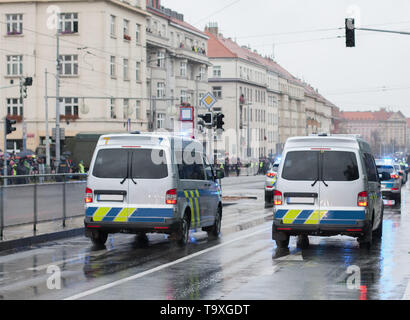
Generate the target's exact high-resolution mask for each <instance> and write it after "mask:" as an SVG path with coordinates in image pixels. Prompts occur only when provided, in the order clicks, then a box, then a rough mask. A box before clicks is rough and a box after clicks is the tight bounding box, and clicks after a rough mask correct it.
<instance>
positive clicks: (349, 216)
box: [274, 209, 366, 225]
mask: <svg viewBox="0 0 410 320" xmlns="http://www.w3.org/2000/svg"><path fill="white" fill-rule="evenodd" d="M365 215H366V212H365V211H364V210H361V211H357V210H356V211H348V210H320V211H319V210H298V209H296V210H278V211H276V212H275V216H274V218H275V219H282V223H283V224H299V225H302V224H304V225H312V224H349V225H350V224H355V223H356V222H357V221H358V220H364V219H365Z"/></svg>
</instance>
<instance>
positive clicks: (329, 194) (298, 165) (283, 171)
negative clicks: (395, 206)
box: [272, 134, 390, 248]
mask: <svg viewBox="0 0 410 320" xmlns="http://www.w3.org/2000/svg"><path fill="white" fill-rule="evenodd" d="M282 158H283V159H282V162H281V164H280V165H279V170H278V174H277V181H276V188H275V190H274V198H273V202H274V217H273V218H274V220H273V225H272V238H273V239H274V240H275V241H276V244H277V247H278V248H287V247H288V246H289V239H290V236H298V245H299V246H301V247H306V246H308V245H309V238H308V236H309V235H314V236H333V235H340V234H341V235H348V236H351V237H355V238H358V241H359V244H360V247H365V248H369V247H370V245H371V243H372V240H373V238H381V236H382V227H383V210H384V205H383V201H382V193H381V185H380V180H381V179H380V178H382V179H389V178H390V175H387V174H382V175H381V176H380V177H379V174H378V172H377V168H376V164H375V160H374V157H373V155H372V153H371V149H370V146H369V144H368V143H367V142H365V141H364V140H362V139H360V138H359V137H357V136H353V135H352V136H349V135H330V136H328V135H326V134H324V135H312V136H308V137H294V138H289V139H288V140H287V142H286V144H285V147H284V152H283V154H282Z"/></svg>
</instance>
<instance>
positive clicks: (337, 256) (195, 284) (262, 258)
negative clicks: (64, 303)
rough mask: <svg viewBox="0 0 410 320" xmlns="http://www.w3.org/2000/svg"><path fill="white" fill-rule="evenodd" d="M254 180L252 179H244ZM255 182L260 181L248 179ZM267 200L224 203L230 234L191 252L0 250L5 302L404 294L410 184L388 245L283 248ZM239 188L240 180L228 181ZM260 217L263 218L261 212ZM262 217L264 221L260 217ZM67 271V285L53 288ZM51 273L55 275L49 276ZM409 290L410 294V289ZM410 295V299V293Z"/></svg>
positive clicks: (116, 239) (162, 243)
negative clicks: (273, 233) (56, 270)
mask: <svg viewBox="0 0 410 320" xmlns="http://www.w3.org/2000/svg"><path fill="white" fill-rule="evenodd" d="M242 179H243V183H246V182H247V180H246V178H242ZM248 179H249V181H253V180H252V179H255V178H253V177H250V178H248ZM251 186H252V187H251V188H253V189H251V192H250V193H252V192H254V193H253V194H254V195H257V196H258V197H259V199H258V200H257V201H253V200H246V201H241V202H239V203H238V204H235V205H231V206H229V207H226V208H225V209H224V222H223V229H222V231H223V232H222V236H221V237H220V238H219V239H216V240H210V239H208V238H207V237H206V234H204V233H201V232H198V233H195V234H193V235H192V239H191V243H190V244H189V245H188V246H187V247H186V248H179V247H177V246H174V245H172V244H171V243H170V242H169V241H168V240H167V239H166V237H165V236H162V235H149V237H150V241H149V243H148V244H147V245H145V246H144V245H140V244H138V243H137V242H136V239H135V236H132V235H113V236H110V238H109V240H108V242H107V245H106V246H105V247H104V248H96V247H92V246H91V245H90V242H89V241H88V239H85V238H83V237H78V238H73V239H69V240H63V241H56V242H53V243H47V244H44V245H41V246H38V247H36V248H32V249H30V250H26V251H21V252H17V253H12V254H3V255H2V256H0V298H1V299H66V298H71V299H97V300H102V299H170V300H174V299H234V300H237V299H238V300H253V299H260V300H264V299H353V300H360V299H362V300H364V299H383V300H384V299H402V298H403V297H405V296H406V294H405V292H406V289H407V288H408V283H409V280H410V268H409V267H408V266H409V265H410V214H409V208H408V200H409V194H410V190H409V189H408V186H406V187H405V188H403V193H404V196H403V203H402V208H401V209H400V208H398V207H393V208H391V207H390V208H386V209H385V214H384V225H383V238H382V241H380V242H376V243H374V245H373V246H372V248H371V249H370V250H363V249H359V246H358V243H357V241H356V239H353V238H350V237H347V236H336V237H330V238H325V237H310V246H309V247H308V248H307V249H299V248H297V246H296V239H295V238H292V240H291V243H290V248H289V250H286V251H278V250H277V248H276V245H275V243H274V241H272V240H271V223H272V222H271V221H270V220H269V219H268V218H266V216H268V217H269V216H270V210H269V209H264V208H263V201H261V200H262V199H263V196H262V195H263V189H262V188H261V187H260V184H258V183H253V184H251ZM229 188H231V189H232V190H234V189H233V188H237V189H239V187H238V185H232V187H231V186H227V187H226V189H227V191H229ZM257 217H259V218H257ZM255 218H257V219H256V220H257V222H252V221H253V219H255ZM50 266H58V267H59V270H61V288H60V289H49V288H48V287H47V282H48V279H49V278H50V276H52V275H53V274H52V273H51V272H50V268H49V267H50ZM47 272H49V273H47ZM408 291H409V290H408ZM407 296H408V295H407Z"/></svg>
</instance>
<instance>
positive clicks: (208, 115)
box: [198, 112, 213, 126]
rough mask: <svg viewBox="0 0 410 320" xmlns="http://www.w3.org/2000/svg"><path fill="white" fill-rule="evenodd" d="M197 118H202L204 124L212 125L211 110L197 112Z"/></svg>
mask: <svg viewBox="0 0 410 320" xmlns="http://www.w3.org/2000/svg"><path fill="white" fill-rule="evenodd" d="M198 118H200V119H202V120H203V122H204V125H205V126H212V123H213V121H212V120H213V119H212V112H207V113H205V114H199V115H198Z"/></svg>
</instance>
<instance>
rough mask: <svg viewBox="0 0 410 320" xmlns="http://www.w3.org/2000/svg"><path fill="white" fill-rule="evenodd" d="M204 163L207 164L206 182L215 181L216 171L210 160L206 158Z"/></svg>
mask: <svg viewBox="0 0 410 320" xmlns="http://www.w3.org/2000/svg"><path fill="white" fill-rule="evenodd" d="M204 163H205V175H206V180H208V181H214V170H213V168H212V166H211V165H210V164H209V162H208V159H207V158H206V157H204Z"/></svg>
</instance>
